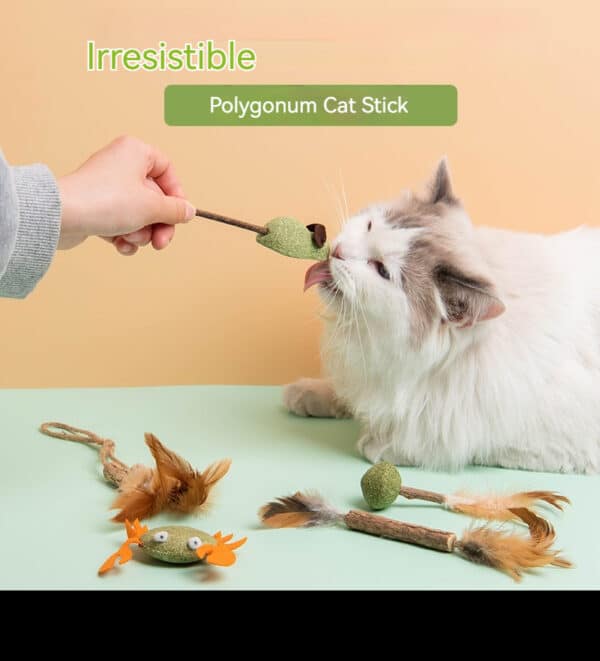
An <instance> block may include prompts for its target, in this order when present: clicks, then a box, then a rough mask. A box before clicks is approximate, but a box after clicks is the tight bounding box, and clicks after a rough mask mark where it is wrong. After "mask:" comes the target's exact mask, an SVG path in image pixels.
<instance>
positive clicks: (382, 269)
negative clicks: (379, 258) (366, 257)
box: [373, 262, 390, 280]
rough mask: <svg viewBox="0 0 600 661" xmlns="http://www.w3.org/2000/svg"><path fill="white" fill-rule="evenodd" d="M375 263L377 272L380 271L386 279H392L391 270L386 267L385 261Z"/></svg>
mask: <svg viewBox="0 0 600 661" xmlns="http://www.w3.org/2000/svg"><path fill="white" fill-rule="evenodd" d="M373 265H374V266H375V268H376V269H377V273H379V275H380V276H381V277H382V278H383V279H384V280H389V279H390V272H389V271H388V270H387V269H386V268H385V264H384V263H383V262H373Z"/></svg>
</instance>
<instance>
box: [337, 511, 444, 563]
mask: <svg viewBox="0 0 600 661" xmlns="http://www.w3.org/2000/svg"><path fill="white" fill-rule="evenodd" d="M344 523H345V524H346V525H347V526H348V528H351V529H352V530H358V531H360V532H366V533H368V534H369V535H377V536H379V537H387V538H388V539H395V540H397V541H399V542H406V543H408V544H416V545H417V546H426V547H427V548H430V549H435V550H436V551H443V552H444V553H452V552H453V551H454V545H455V543H456V535H455V534H454V533H453V532H446V531H444V530H436V529H435V528H427V527H426V526H415V525H413V524H412V523H405V522H403V521H395V520H394V519H388V518H386V517H384V516H380V515H378V514H369V513H368V512H359V511H357V510H351V511H350V512H348V514H346V515H345V516H344Z"/></svg>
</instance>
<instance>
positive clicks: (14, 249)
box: [0, 151, 61, 298]
mask: <svg viewBox="0 0 600 661" xmlns="http://www.w3.org/2000/svg"><path fill="white" fill-rule="evenodd" d="M60 215H61V206H60V195H59V192H58V186H57V184H56V180H55V179H54V177H53V175H52V173H51V172H50V170H49V169H48V168H47V167H46V166H45V165H41V164H35V165H23V166H18V167H9V165H8V164H7V163H6V161H5V159H4V156H3V154H2V152H1V151H0V296H8V297H11V298H25V296H27V294H29V293H30V292H31V291H32V290H33V288H34V287H35V286H36V285H37V283H38V281H39V280H40V278H41V277H42V276H43V275H44V274H45V273H46V271H47V270H48V267H49V266H50V262H51V261H52V257H53V256H54V253H55V251H56V246H57V243H58V237H59V234H60Z"/></svg>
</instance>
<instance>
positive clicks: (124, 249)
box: [119, 243, 135, 255]
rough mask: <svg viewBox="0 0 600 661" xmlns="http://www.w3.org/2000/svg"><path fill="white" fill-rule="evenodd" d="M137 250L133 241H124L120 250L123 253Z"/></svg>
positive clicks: (129, 253)
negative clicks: (132, 243)
mask: <svg viewBox="0 0 600 661" xmlns="http://www.w3.org/2000/svg"><path fill="white" fill-rule="evenodd" d="M134 250H135V247H134V246H132V245H131V243H122V244H121V245H120V246H119V252H120V253H121V254H122V255H131V253H132V252H133V251H134Z"/></svg>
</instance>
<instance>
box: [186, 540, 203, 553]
mask: <svg viewBox="0 0 600 661" xmlns="http://www.w3.org/2000/svg"><path fill="white" fill-rule="evenodd" d="M201 546H202V540H201V539H200V537H190V538H189V539H188V548H189V549H190V550H192V551H195V550H196V549H199V548H200V547H201Z"/></svg>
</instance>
